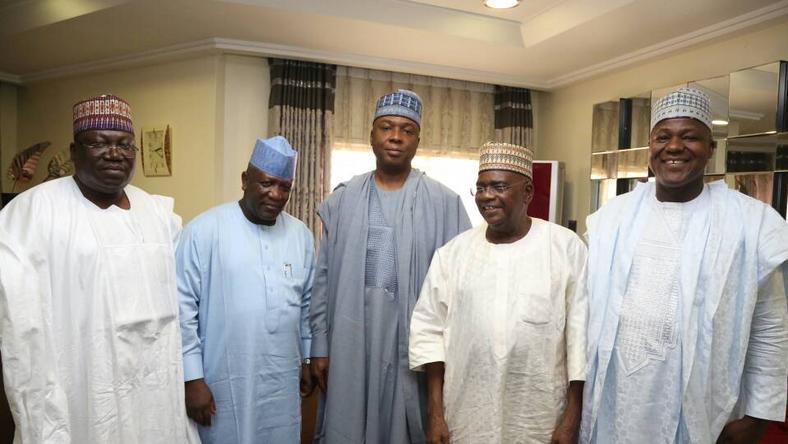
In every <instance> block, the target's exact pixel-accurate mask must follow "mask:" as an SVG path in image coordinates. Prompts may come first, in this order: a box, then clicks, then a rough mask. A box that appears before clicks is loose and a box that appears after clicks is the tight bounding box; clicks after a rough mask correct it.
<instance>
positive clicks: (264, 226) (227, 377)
mask: <svg viewBox="0 0 788 444" xmlns="http://www.w3.org/2000/svg"><path fill="white" fill-rule="evenodd" d="M294 168H295V151H293V149H292V148H291V147H290V145H289V144H288V143H287V141H286V140H285V139H284V138H283V137H274V138H272V139H268V140H258V141H257V144H256V146H255V149H254V152H253V154H252V158H251V160H250V162H249V167H248V169H247V170H246V171H245V172H244V173H243V174H242V186H243V190H244V197H243V198H242V199H241V200H240V201H239V202H230V203H226V204H224V205H220V206H218V207H215V208H213V209H211V210H208V211H206V212H205V213H203V214H201V215H199V216H198V217H197V218H195V219H194V220H193V221H192V222H191V223H190V224H189V225H188V226H187V227H186V228H185V229H184V231H183V234H182V237H181V241H180V244H179V247H178V250H177V265H178V291H179V293H180V301H181V302H180V304H181V329H182V334H183V359H184V368H185V370H184V374H185V380H186V407H187V412H188V414H189V416H190V417H191V418H192V419H194V420H195V421H196V422H197V423H198V424H200V437H201V438H202V440H203V443H207V444H211V443H236V444H237V443H248V444H252V443H297V442H299V441H300V438H299V437H300V429H301V407H300V405H301V403H300V396H299V374H300V373H301V374H303V376H302V377H304V378H308V377H309V372H308V371H303V372H302V371H301V369H302V366H301V363H302V361H303V360H304V359H305V358H306V357H308V356H309V349H310V338H311V336H310V333H309V326H308V314H309V303H310V298H311V291H312V275H313V263H314V246H313V236H312V233H311V232H310V231H309V230H308V229H307V227H306V226H305V225H304V224H303V223H302V222H301V221H299V220H297V219H296V218H294V217H292V216H290V215H289V214H287V213H285V212H283V211H282V209H283V207H284V205H285V203H286V202H287V199H288V197H289V191H290V186H291V184H292V178H293V174H294ZM302 382H304V383H305V384H307V385H308V382H306V381H302Z"/></svg>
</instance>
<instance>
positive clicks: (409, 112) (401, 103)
mask: <svg viewBox="0 0 788 444" xmlns="http://www.w3.org/2000/svg"><path fill="white" fill-rule="evenodd" d="M421 109H422V105H421V98H420V97H419V95H418V94H416V93H415V92H413V91H409V90H407V89H400V90H398V91H396V92H393V93H388V94H385V95H383V96H381V97H380V98H379V99H378V103H377V105H375V117H374V118H373V119H372V120H373V121H374V120H375V119H377V118H378V117H382V116H401V117H407V118H408V119H410V120H412V121H414V122H416V125H419V126H421Z"/></svg>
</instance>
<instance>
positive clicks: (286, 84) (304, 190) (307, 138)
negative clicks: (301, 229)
mask: <svg viewBox="0 0 788 444" xmlns="http://www.w3.org/2000/svg"><path fill="white" fill-rule="evenodd" d="M269 64H270V66H271V96H270V98H269V103H268V107H269V109H270V110H269V122H268V128H269V129H268V131H269V133H270V135H282V136H284V137H285V138H287V140H288V141H290V144H291V145H292V146H293V148H294V149H296V150H297V151H298V163H297V165H296V175H295V179H294V180H293V189H292V191H291V193H290V200H289V201H288V203H287V207H286V208H285V209H286V210H287V212H288V213H290V214H291V215H293V216H295V217H297V218H298V219H301V220H302V221H303V222H304V223H305V224H306V225H307V226H308V227H309V229H310V230H312V232H313V233H315V238H316V239H319V236H320V230H321V225H320V219H319V218H318V216H317V206H318V205H319V204H320V202H321V201H322V200H323V198H324V197H325V196H326V195H327V194H328V192H329V191H331V190H330V189H329V182H330V171H331V154H330V149H331V132H332V130H333V124H332V122H333V115H334V88H335V85H336V66H334V65H326V64H323V63H311V62H301V61H296V60H284V59H269Z"/></svg>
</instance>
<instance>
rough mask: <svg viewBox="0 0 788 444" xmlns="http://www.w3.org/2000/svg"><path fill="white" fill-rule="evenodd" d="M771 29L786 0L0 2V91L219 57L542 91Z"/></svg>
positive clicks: (784, 16) (787, 12)
mask: <svg viewBox="0 0 788 444" xmlns="http://www.w3.org/2000/svg"><path fill="white" fill-rule="evenodd" d="M778 20H788V0H780V1H776V0H747V1H742V0H692V1H688V0H523V1H522V3H521V5H520V6H519V7H517V8H513V9H509V10H492V9H489V8H486V7H484V6H483V5H482V4H481V0H311V1H308V0H158V1H157V0H134V1H131V0H0V80H7V81H16V82H21V83H24V82H29V81H35V80H38V79H44V78H50V77H55V76H60V75H66V74H77V73H80V72H88V71H95V70H101V69H108V68H113V67H121V66H126V65H133V64H139V63H145V62H150V61H151V60H162V59H165V60H166V59H168V58H174V57H178V56H184V55H188V54H195V53H201V52H220V51H221V52H231V53H240V54H258V55H264V56H283V57H292V58H300V59H306V60H315V61H324V62H331V63H339V64H346V65H354V66H362V67H369V68H378V69H388V70H394V71H404V72H412V73H416V74H426V75H435V76H442V77H450V78H458V79H463V80H472V81H483V82H490V83H498V84H507V85H513V86H526V87H531V88H536V89H553V88H557V87H561V86H565V85H568V84H570V83H572V82H575V81H579V80H582V79H585V78H588V77H591V76H595V75H599V74H601V73H605V72H609V71H612V70H615V69H620V68H621V67H624V66H627V65H628V64H632V63H637V62H642V61H644V60H648V59H652V58H655V57H660V56H664V55H665V54H670V53H673V52H676V51H681V50H684V49H686V48H688V47H690V46H695V45H701V44H704V43H705V42H709V41H711V40H714V39H720V38H726V37H730V36H732V35H735V33H736V32H741V31H742V30H746V29H748V28H752V27H755V26H759V25H762V24H763V23H766V22H772V21H778ZM786 38H788V36H786Z"/></svg>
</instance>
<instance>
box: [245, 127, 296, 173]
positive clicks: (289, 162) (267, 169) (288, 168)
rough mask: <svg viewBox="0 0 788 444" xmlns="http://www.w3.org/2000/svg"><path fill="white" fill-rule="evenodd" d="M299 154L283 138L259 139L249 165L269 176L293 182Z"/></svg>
mask: <svg viewBox="0 0 788 444" xmlns="http://www.w3.org/2000/svg"><path fill="white" fill-rule="evenodd" d="M297 156H298V153H297V152H296V151H295V150H294V149H293V147H291V146H290V143H289V142H288V141H287V139H285V138H284V137H282V136H274V137H271V138H270V139H265V140H263V139H257V142H256V143H255V144H254V150H253V151H252V158H251V159H249V163H250V164H252V166H253V167H255V168H257V169H258V170H260V171H262V172H264V173H265V174H268V175H269V176H274V177H278V178H280V179H285V180H293V177H294V176H295V168H296V158H297Z"/></svg>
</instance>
